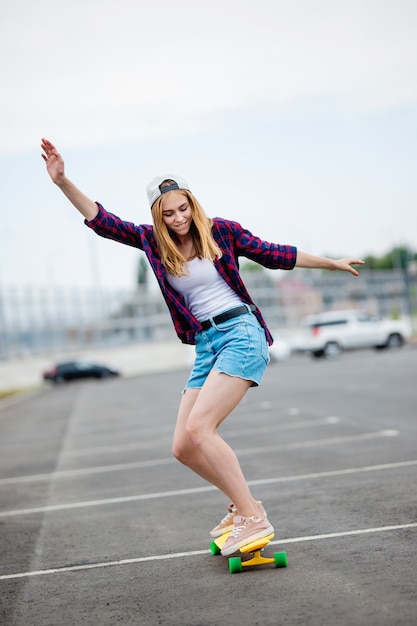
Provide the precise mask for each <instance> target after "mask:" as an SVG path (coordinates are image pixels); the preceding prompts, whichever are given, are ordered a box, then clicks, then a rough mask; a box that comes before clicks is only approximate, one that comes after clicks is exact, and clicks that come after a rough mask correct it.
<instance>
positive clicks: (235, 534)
mask: <svg viewBox="0 0 417 626" xmlns="http://www.w3.org/2000/svg"><path fill="white" fill-rule="evenodd" d="M250 520H252V521H255V522H256V521H257V518H256V517H245V518H244V522H243V524H239V525H238V526H234V527H233V530H232V532H231V534H230V536H231V537H233V538H235V537H238V536H239V535H240V533H241V532H242V531H243V530H245V527H246V526H248V524H249V522H250Z"/></svg>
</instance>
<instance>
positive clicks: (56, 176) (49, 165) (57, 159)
mask: <svg viewBox="0 0 417 626" xmlns="http://www.w3.org/2000/svg"><path fill="white" fill-rule="evenodd" d="M41 148H42V150H43V154H42V158H43V160H44V161H45V163H46V169H47V170H48V174H49V176H50V177H51V178H52V180H53V182H54V183H55V184H56V185H58V184H59V183H60V182H61V181H63V180H64V178H65V172H64V160H63V158H62V156H61V155H60V154H59V152H58V150H57V149H56V148H55V146H54V145H53V144H52V143H51V142H50V141H48V139H43V138H42V143H41Z"/></svg>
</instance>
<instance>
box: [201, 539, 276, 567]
mask: <svg viewBox="0 0 417 626" xmlns="http://www.w3.org/2000/svg"><path fill="white" fill-rule="evenodd" d="M230 533H231V531H229V532H227V533H224V534H223V535H221V536H220V537H217V538H216V539H214V540H213V541H212V542H211V544H210V551H211V553H212V554H213V555H216V554H221V550H222V548H223V547H224V544H225V543H226V541H227V538H228V536H229V535H230ZM273 538H274V533H272V534H271V535H268V536H266V537H262V539H257V540H256V541H253V542H252V543H248V544H247V545H245V546H241V547H240V548H239V552H241V553H243V554H252V557H251V558H250V559H245V560H243V559H241V558H240V557H231V558H229V571H230V573H231V574H237V573H238V572H241V571H242V570H243V568H244V567H252V566H255V565H265V564H269V563H274V564H275V567H287V565H288V561H287V555H286V553H285V552H276V553H275V554H274V555H273V557H265V556H263V555H262V554H261V551H262V550H263V549H264V548H265V546H267V545H268V544H269V542H270V541H271V540H272V539H273Z"/></svg>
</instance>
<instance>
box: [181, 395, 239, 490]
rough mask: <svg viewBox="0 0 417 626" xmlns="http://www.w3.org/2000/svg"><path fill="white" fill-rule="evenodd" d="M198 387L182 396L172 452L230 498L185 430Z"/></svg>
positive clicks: (219, 478) (218, 477)
mask: <svg viewBox="0 0 417 626" xmlns="http://www.w3.org/2000/svg"><path fill="white" fill-rule="evenodd" d="M199 393H200V389H187V390H186V391H185V393H184V395H183V397H182V400H181V404H180V408H179V411H178V417H177V424H176V427H175V433H174V441H173V446H172V452H173V454H174V456H175V457H176V458H177V459H178V461H180V462H181V463H183V464H184V465H186V466H187V467H189V468H190V469H192V470H193V472H195V473H196V474H198V475H199V476H201V477H202V478H204V480H207V481H208V482H209V483H211V484H212V485H214V486H215V487H217V488H218V489H219V490H220V491H222V492H223V493H224V494H225V495H226V496H227V497H228V498H229V499H230V500H231V496H230V494H228V493H227V487H226V485H225V484H223V481H222V479H221V477H220V476H219V474H218V473H217V472H216V470H215V469H214V468H212V467H211V465H210V464H209V463H208V461H207V459H206V458H205V456H204V455H203V454H202V453H201V452H200V450H199V449H198V448H196V446H195V445H194V444H193V442H192V440H191V438H190V436H189V435H188V433H187V431H186V427H187V421H188V417H189V415H190V412H191V410H192V408H193V406H194V404H195V402H196V400H197V398H198V396H199Z"/></svg>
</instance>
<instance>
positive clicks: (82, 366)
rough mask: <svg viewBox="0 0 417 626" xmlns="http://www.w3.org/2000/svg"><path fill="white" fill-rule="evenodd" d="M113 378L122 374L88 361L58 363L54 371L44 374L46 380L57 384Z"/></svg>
mask: <svg viewBox="0 0 417 626" xmlns="http://www.w3.org/2000/svg"><path fill="white" fill-rule="evenodd" d="M111 376H120V373H119V372H118V371H116V370H114V369H111V368H110V367H107V366H106V365H100V364H97V363H89V362H87V361H68V362H66V363H58V364H57V365H56V366H55V367H54V368H53V369H51V370H50V371H48V372H44V373H43V378H44V380H50V381H52V382H54V383H56V384H59V383H63V382H68V381H70V380H79V379H81V378H101V379H103V378H110V377H111Z"/></svg>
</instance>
